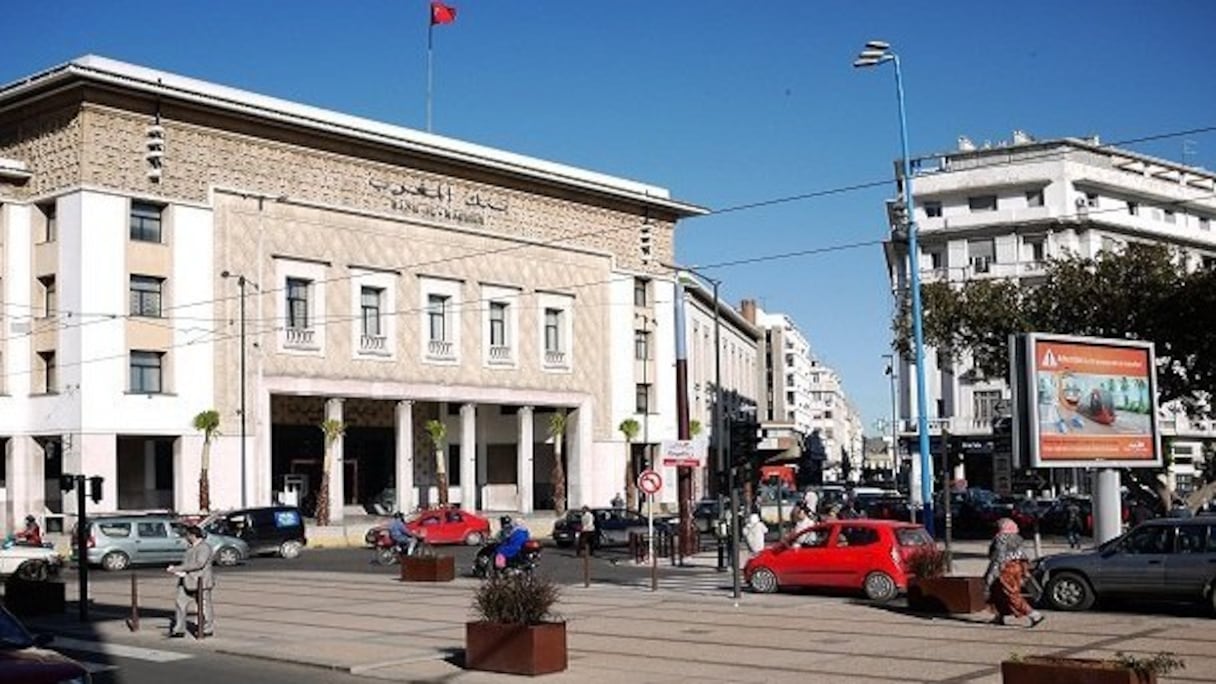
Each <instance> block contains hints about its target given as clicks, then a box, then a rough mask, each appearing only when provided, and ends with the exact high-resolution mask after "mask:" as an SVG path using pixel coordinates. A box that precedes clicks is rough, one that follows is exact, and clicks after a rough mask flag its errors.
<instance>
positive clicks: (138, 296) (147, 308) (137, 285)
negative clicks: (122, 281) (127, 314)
mask: <svg viewBox="0 0 1216 684" xmlns="http://www.w3.org/2000/svg"><path fill="white" fill-rule="evenodd" d="M164 285H165V281H164V279H163V278H156V277H154V276H143V275H133V276H131V315H132V316H142V317H145V318H160V316H161V295H162V292H163V290H164Z"/></svg>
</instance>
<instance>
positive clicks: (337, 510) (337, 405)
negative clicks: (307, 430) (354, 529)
mask: <svg viewBox="0 0 1216 684" xmlns="http://www.w3.org/2000/svg"><path fill="white" fill-rule="evenodd" d="M325 420H336V421H338V422H342V399H338V398H336V397H335V398H333V399H328V400H326V402H325ZM344 441H345V440H344V439H343V438H342V437H339V438H337V439H336V440H334V445H333V448H332V449H331V450H330V453H332V457H331V458H332V460H331V461H330V462H329V524H330V525H340V524H342V518H343V508H344V507H345V502H346V491H345V490H346V466H345V465H344V464H343V462H342V453H343V452H342V450H343V448H344V446H345V445H344ZM321 444H322V446H324V445H325V442H324V437H322V442H321ZM327 456H329V454H328V453H327V454H325V455H323V456H322V458H325V457H327Z"/></svg>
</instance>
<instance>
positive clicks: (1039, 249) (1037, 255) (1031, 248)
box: [1025, 237, 1047, 262]
mask: <svg viewBox="0 0 1216 684" xmlns="http://www.w3.org/2000/svg"><path fill="white" fill-rule="evenodd" d="M1025 242H1026V247H1027V248H1028V250H1027V251H1028V252H1029V254H1027V256H1028V257H1030V260H1031V261H1034V262H1038V261H1042V260H1043V259H1044V258H1045V257H1046V254H1047V252H1046V249H1047V242H1046V240H1044V239H1043V238H1041V237H1039V238H1026V241H1025Z"/></svg>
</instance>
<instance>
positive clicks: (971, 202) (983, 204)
mask: <svg viewBox="0 0 1216 684" xmlns="http://www.w3.org/2000/svg"><path fill="white" fill-rule="evenodd" d="M967 206H968V207H970V208H971V211H973V212H978V211H996V195H979V196H978V197H968V198H967Z"/></svg>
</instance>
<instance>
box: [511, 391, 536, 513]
mask: <svg viewBox="0 0 1216 684" xmlns="http://www.w3.org/2000/svg"><path fill="white" fill-rule="evenodd" d="M516 416H517V417H518V419H519V441H518V442H517V443H516V446H515V470H516V475H515V488H516V496H517V499H516V510H518V511H519V512H520V513H531V512H532V467H533V461H532V449H533V446H534V443H535V437H534V436H533V434H532V432H533V427H534V422H533V420H532V407H531V406H520V407H519V413H517V414H516Z"/></svg>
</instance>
